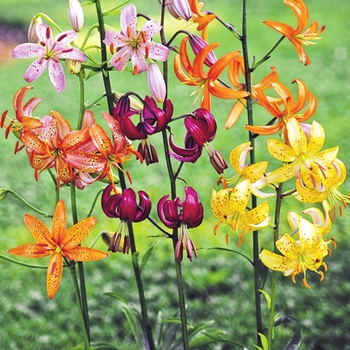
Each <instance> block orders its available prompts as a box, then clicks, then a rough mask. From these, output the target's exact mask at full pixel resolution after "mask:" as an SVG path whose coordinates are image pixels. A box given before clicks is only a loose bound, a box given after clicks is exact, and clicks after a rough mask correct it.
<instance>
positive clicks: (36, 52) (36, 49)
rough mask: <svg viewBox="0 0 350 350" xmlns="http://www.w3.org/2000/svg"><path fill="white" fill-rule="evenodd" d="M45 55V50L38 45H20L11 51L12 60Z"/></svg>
mask: <svg viewBox="0 0 350 350" xmlns="http://www.w3.org/2000/svg"><path fill="white" fill-rule="evenodd" d="M43 55H45V48H44V47H43V46H41V45H38V44H31V43H26V44H20V45H18V46H16V47H15V48H14V49H13V51H12V57H13V58H31V57H38V56H43Z"/></svg>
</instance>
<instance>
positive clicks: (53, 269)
mask: <svg viewBox="0 0 350 350" xmlns="http://www.w3.org/2000/svg"><path fill="white" fill-rule="evenodd" d="M62 272H63V258H62V255H61V253H54V254H52V256H51V258H50V261H49V266H48V268H47V273H46V289H47V295H48V296H49V298H50V299H52V298H53V297H54V296H55V294H56V292H57V290H58V287H59V286H60V283H61V279H62Z"/></svg>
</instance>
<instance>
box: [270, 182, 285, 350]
mask: <svg viewBox="0 0 350 350" xmlns="http://www.w3.org/2000/svg"><path fill="white" fill-rule="evenodd" d="M282 187H283V184H282V183H280V184H279V185H278V187H277V190H276V211H275V228H274V231H273V238H274V239H273V241H274V251H275V253H277V248H276V244H275V242H276V241H277V240H278V237H279V226H280V217H281V207H282V200H283V197H282ZM270 297H271V307H270V312H269V323H268V329H267V341H268V344H269V350H271V349H272V337H273V328H274V322H275V307H276V299H277V298H276V297H277V271H272V278H271V293H270Z"/></svg>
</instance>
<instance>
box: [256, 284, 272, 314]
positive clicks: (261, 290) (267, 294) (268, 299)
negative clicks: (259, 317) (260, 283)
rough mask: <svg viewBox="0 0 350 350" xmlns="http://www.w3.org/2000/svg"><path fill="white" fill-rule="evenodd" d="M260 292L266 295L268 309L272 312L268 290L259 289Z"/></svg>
mask: <svg viewBox="0 0 350 350" xmlns="http://www.w3.org/2000/svg"><path fill="white" fill-rule="evenodd" d="M258 291H259V292H260V293H261V294H263V295H264V297H265V300H266V303H267V309H268V310H270V307H271V296H270V294H269V293H268V292H266V290H263V289H258Z"/></svg>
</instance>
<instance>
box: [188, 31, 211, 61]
mask: <svg viewBox="0 0 350 350" xmlns="http://www.w3.org/2000/svg"><path fill="white" fill-rule="evenodd" d="M188 38H189V42H190V45H191V48H192V51H193V53H194V54H195V55H197V54H198V52H199V51H200V50H202V49H203V48H205V47H206V46H208V43H207V42H206V41H205V40H204V39H202V38H201V37H200V36H199V35H196V34H192V35H189V36H188ZM216 61H217V58H216V56H215V53H214V51H210V52H209V53H208V55H207V57H206V58H205V61H204V64H206V65H207V66H208V67H211V66H212V65H213V64H214V63H215V62H216Z"/></svg>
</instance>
